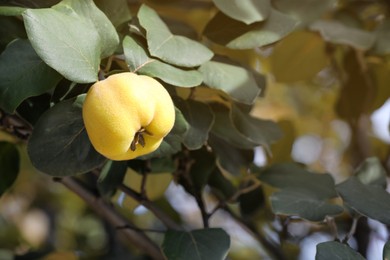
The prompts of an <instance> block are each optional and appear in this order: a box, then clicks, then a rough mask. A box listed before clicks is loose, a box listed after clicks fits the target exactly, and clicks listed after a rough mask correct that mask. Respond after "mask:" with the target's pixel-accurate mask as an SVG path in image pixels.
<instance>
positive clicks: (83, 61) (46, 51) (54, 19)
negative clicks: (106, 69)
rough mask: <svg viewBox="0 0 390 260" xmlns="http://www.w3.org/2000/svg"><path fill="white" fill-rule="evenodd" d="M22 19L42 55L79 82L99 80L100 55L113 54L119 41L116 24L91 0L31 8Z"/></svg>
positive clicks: (55, 67)
mask: <svg viewBox="0 0 390 260" xmlns="http://www.w3.org/2000/svg"><path fill="white" fill-rule="evenodd" d="M23 19H24V22H25V26H26V31H27V35H28V38H29V40H30V42H31V44H32V46H33V47H34V49H35V51H36V52H37V54H38V55H39V56H40V57H41V59H42V60H43V61H44V62H45V63H47V64H48V65H49V66H50V67H52V68H54V69H55V70H57V71H58V72H59V73H61V74H62V75H63V76H64V77H65V78H67V79H69V80H72V81H75V82H79V83H89V82H94V81H97V79H98V78H97V73H98V70H99V64H100V58H101V57H106V56H108V55H109V54H111V53H112V52H113V51H114V50H115V48H116V45H117V44H118V42H119V39H118V35H117V34H116V32H115V29H114V27H113V26H112V24H111V23H110V21H109V20H108V18H107V17H106V16H105V15H104V14H103V13H102V12H101V11H100V10H99V9H98V8H97V7H96V6H95V5H94V4H93V2H92V0H87V1H74V0H66V1H63V2H61V3H59V4H58V5H56V6H54V7H52V8H44V9H28V10H26V11H25V12H24V13H23ZM59 57H60V58H59Z"/></svg>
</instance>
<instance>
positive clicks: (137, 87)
mask: <svg viewBox="0 0 390 260" xmlns="http://www.w3.org/2000/svg"><path fill="white" fill-rule="evenodd" d="M83 120H84V125H85V129H86V130H87V134H88V137H89V139H90V141H91V143H92V145H93V147H94V148H95V149H96V151H98V152H99V153H101V154H102V155H104V156H105V157H107V158H109V159H111V160H117V161H119V160H130V159H133V158H136V157H138V156H141V155H145V154H148V153H151V152H153V151H155V150H156V149H157V148H158V147H159V146H160V144H161V142H162V140H163V138H164V137H165V136H166V135H167V134H168V133H169V132H170V131H171V129H172V127H173V125H174V123H175V108H174V105H173V102H172V99H171V97H170V95H169V94H168V92H167V91H166V89H165V88H164V87H163V86H162V85H161V84H160V83H159V82H158V81H157V80H155V79H153V78H151V77H149V76H145V75H137V74H134V73H131V72H123V73H118V74H114V75H111V76H109V77H107V78H106V79H104V80H101V81H98V82H96V83H95V84H93V85H92V87H91V88H90V89H89V91H88V93H87V95H86V98H85V101H84V104H83Z"/></svg>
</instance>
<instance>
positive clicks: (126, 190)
mask: <svg viewBox="0 0 390 260" xmlns="http://www.w3.org/2000/svg"><path fill="white" fill-rule="evenodd" d="M119 189H120V190H121V191H123V192H124V193H125V194H126V195H128V196H130V197H131V198H133V199H135V200H136V201H138V202H139V203H140V204H141V205H142V206H144V207H145V208H147V209H148V210H150V211H151V212H152V213H153V214H154V215H155V216H156V217H157V218H158V219H160V220H161V222H162V223H163V224H164V225H165V226H166V227H167V228H169V229H172V230H182V229H183V228H182V227H181V226H180V225H179V224H177V223H176V222H175V221H173V220H172V218H171V217H169V216H168V215H167V214H166V213H165V212H164V211H162V210H161V209H160V208H158V207H157V206H156V205H154V203H153V202H151V201H150V200H148V199H147V198H146V197H145V196H142V194H140V193H138V192H136V191H134V190H133V189H131V188H129V187H127V186H126V185H124V184H121V185H119Z"/></svg>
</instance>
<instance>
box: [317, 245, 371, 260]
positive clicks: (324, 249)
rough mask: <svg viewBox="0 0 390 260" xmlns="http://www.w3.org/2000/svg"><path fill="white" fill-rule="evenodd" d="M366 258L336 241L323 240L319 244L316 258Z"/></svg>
mask: <svg viewBox="0 0 390 260" xmlns="http://www.w3.org/2000/svg"><path fill="white" fill-rule="evenodd" d="M329 259H332V260H364V259H365V258H364V257H363V256H362V255H361V254H359V253H358V252H356V251H355V250H353V249H352V248H350V247H349V246H347V245H346V244H342V243H339V242H336V241H329V242H323V243H320V244H318V245H317V253H316V260H329Z"/></svg>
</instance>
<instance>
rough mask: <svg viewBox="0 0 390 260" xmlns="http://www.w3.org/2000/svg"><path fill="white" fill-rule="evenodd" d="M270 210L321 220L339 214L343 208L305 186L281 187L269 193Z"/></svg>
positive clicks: (276, 212) (311, 219) (281, 213)
mask: <svg viewBox="0 0 390 260" xmlns="http://www.w3.org/2000/svg"><path fill="white" fill-rule="evenodd" d="M271 206H272V211H273V212H274V213H275V214H280V215H292V216H299V217H300V218H303V219H306V220H309V221H323V220H324V219H325V218H326V217H327V216H334V215H339V214H341V213H342V212H343V211H344V208H343V207H341V206H339V205H334V204H330V203H329V202H327V201H325V200H322V199H319V198H317V197H316V196H315V193H313V191H311V190H306V189H305V188H302V189H299V188H293V189H289V188H286V189H282V190H281V191H277V192H274V193H273V194H272V195H271Z"/></svg>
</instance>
